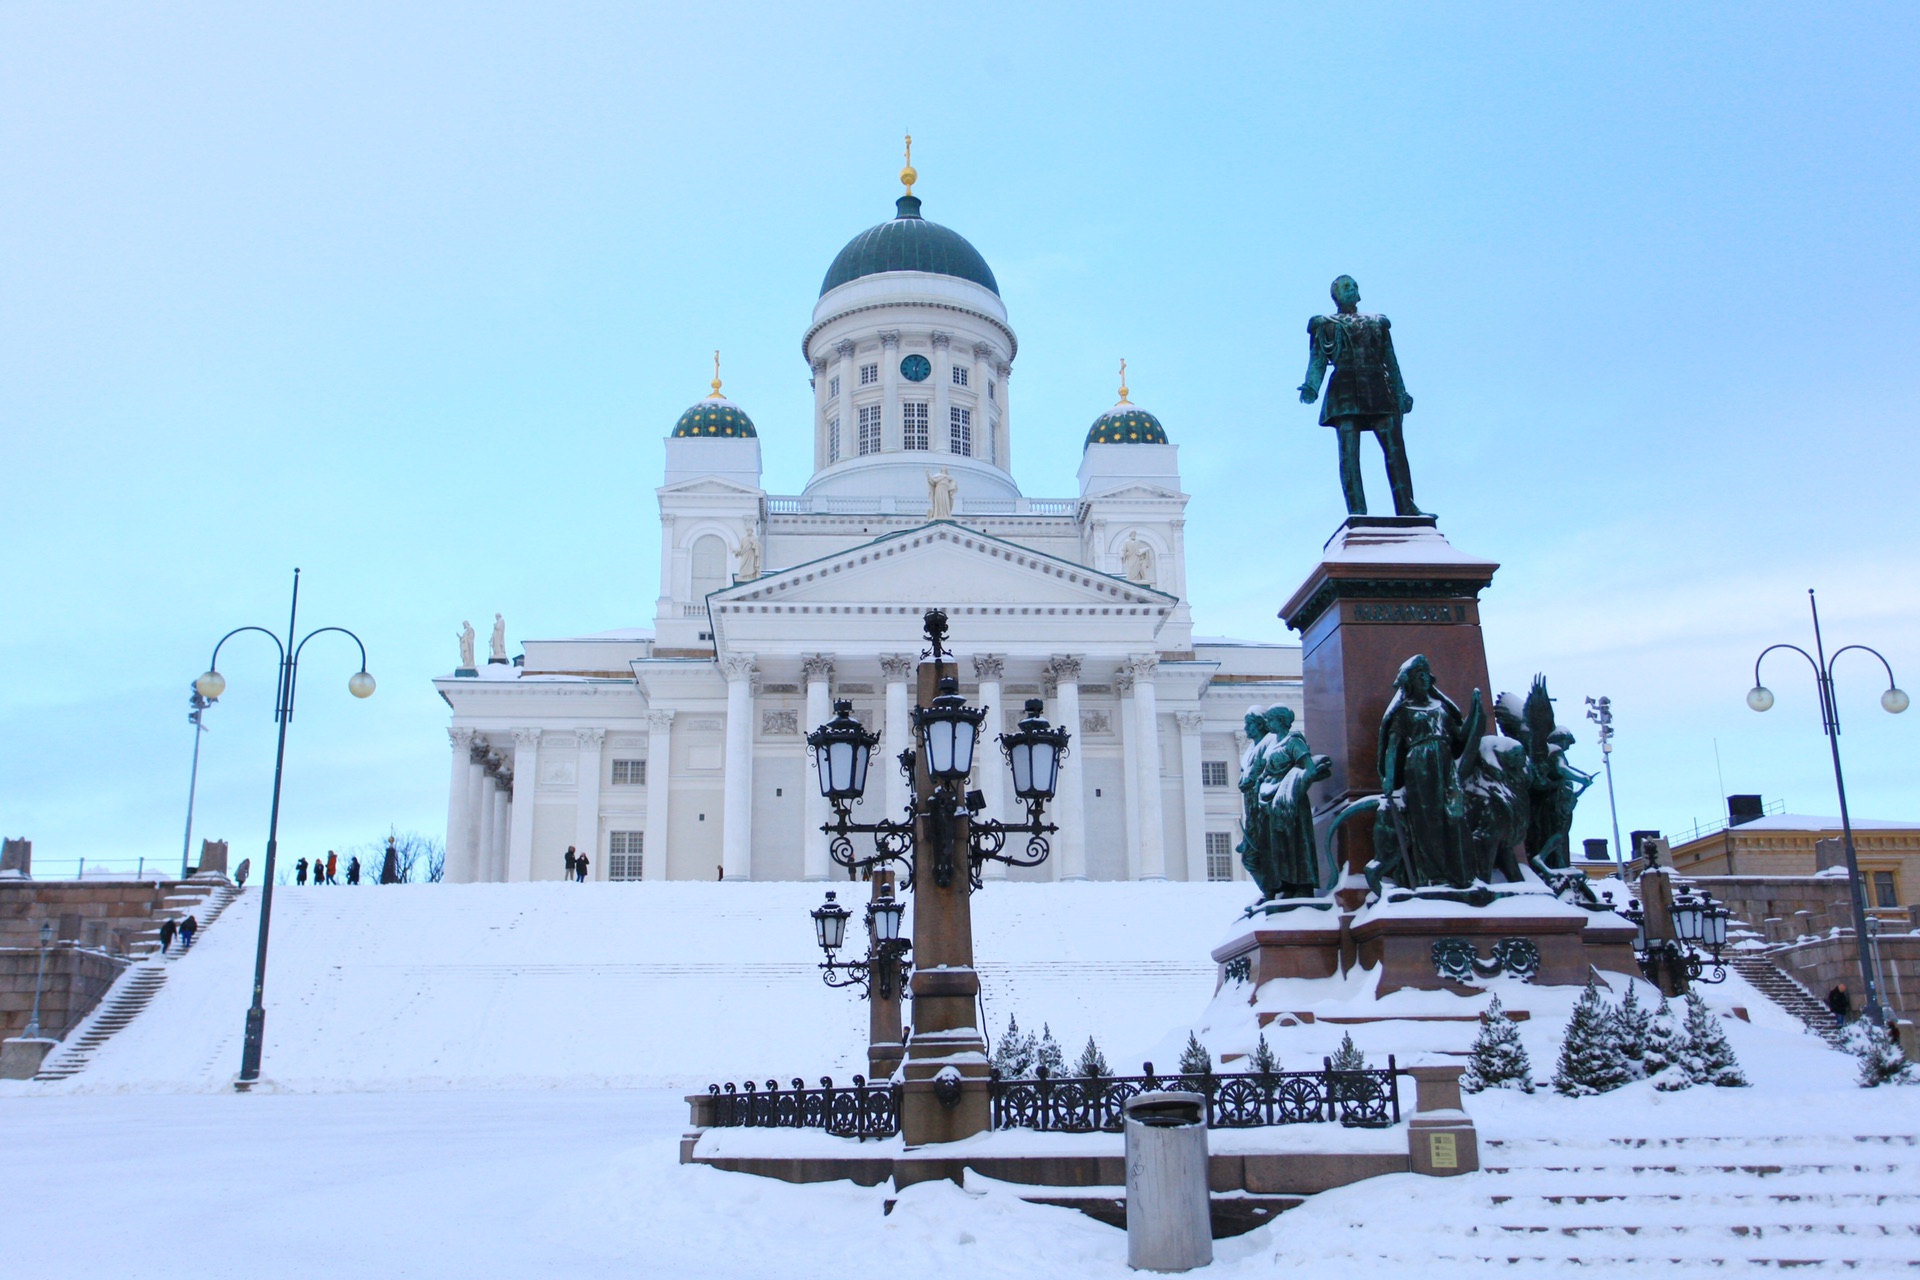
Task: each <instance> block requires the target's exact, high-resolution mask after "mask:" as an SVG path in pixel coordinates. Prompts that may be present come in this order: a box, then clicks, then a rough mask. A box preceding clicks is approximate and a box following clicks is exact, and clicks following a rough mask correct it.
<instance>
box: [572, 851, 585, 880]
mask: <svg viewBox="0 0 1920 1280" xmlns="http://www.w3.org/2000/svg"><path fill="white" fill-rule="evenodd" d="M573 869H574V871H575V873H576V874H575V876H574V879H575V880H577V881H578V882H579V883H581V884H585V883H586V882H587V855H586V854H584V853H583V854H581V855H580V857H579V859H578V860H577V861H575V862H574V864H573Z"/></svg>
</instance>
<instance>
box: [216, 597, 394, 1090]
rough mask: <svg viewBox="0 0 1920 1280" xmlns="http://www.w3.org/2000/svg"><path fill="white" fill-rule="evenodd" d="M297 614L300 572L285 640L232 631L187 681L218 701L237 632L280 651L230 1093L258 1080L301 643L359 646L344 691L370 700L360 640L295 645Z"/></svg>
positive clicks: (310, 634)
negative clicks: (268, 797) (268, 794)
mask: <svg viewBox="0 0 1920 1280" xmlns="http://www.w3.org/2000/svg"><path fill="white" fill-rule="evenodd" d="M299 614H300V571H299V570H298V569H295V570H294V571H293V603H292V605H290V606H289V607H288V610H287V639H286V643H285V644H282V643H281V642H280V637H279V636H277V635H275V634H274V633H273V632H271V631H269V630H267V629H266V628H265V627H235V628H234V629H233V630H232V631H229V632H227V634H226V635H224V636H221V637H220V644H216V645H214V646H213V658H212V660H210V661H209V662H208V663H207V671H206V674H205V675H203V676H201V677H200V678H199V679H198V680H195V681H194V682H193V687H194V688H195V689H197V690H199V691H200V693H201V694H202V695H203V696H205V697H206V698H208V699H213V698H218V697H219V696H220V695H221V694H222V693H224V692H225V691H226V688H227V681H226V677H225V676H222V675H221V674H220V645H223V644H225V643H226V642H227V641H229V640H231V639H233V637H235V636H237V635H239V634H240V633H241V632H242V631H258V632H259V633H260V634H261V635H263V636H265V637H267V638H268V639H269V640H271V641H273V645H274V648H275V649H277V650H279V652H280V684H279V688H278V691H277V693H276V694H275V698H274V707H273V718H274V720H275V721H277V722H278V723H279V725H280V734H279V740H278V742H276V743H275V745H274V749H273V807H272V810H271V811H270V814H269V816H268V818H267V859H266V869H265V872H264V873H263V874H262V875H261V877H260V941H259V945H258V947H257V948H256V949H255V951H254V956H253V1004H252V1005H251V1006H249V1007H248V1009H247V1030H246V1038H245V1040H244V1041H243V1042H242V1044H241V1047H240V1077H239V1079H237V1080H235V1081H234V1086H233V1087H234V1088H235V1089H238V1090H239V1091H240V1092H242V1093H245V1092H246V1091H247V1090H248V1089H251V1088H252V1087H253V1082H254V1081H255V1080H257V1079H259V1078H260V1047H261V1042H262V1039H263V1037H264V1035H265V1032H266V1023H267V1010H266V1006H265V1004H264V1003H262V996H263V995H264V993H265V991H266V986H267V928H268V926H269V925H270V924H271V923H272V921H273V855H274V850H275V849H276V848H277V847H278V845H279V836H280V778H281V773H282V770H283V768H284V766H285V764H286V760H287V724H288V723H289V722H290V721H291V720H292V719H293V693H294V686H295V684H296V682H297V681H298V679H299V674H300V651H301V650H302V649H305V648H306V647H307V641H308V640H311V639H313V638H314V637H315V636H317V635H322V634H324V633H326V632H328V631H338V632H339V633H340V634H341V635H344V636H346V637H347V638H348V639H349V640H351V641H353V642H354V644H356V645H359V647H360V670H359V671H358V672H356V673H355V674H354V675H353V677H352V678H351V679H349V680H348V681H347V692H348V693H351V694H352V695H353V696H354V697H356V698H368V697H372V696H373V688H374V684H373V677H372V676H370V675H368V674H367V646H366V645H364V644H361V643H360V637H359V636H356V635H354V634H353V632H351V631H348V630H347V629H346V628H345V627H320V628H318V629H317V630H314V631H309V632H308V633H307V634H306V636H305V637H304V638H303V639H302V640H301V641H300V643H299V644H295V643H294V641H293V637H294V630H295V628H294V621H295V619H296V618H298V617H299Z"/></svg>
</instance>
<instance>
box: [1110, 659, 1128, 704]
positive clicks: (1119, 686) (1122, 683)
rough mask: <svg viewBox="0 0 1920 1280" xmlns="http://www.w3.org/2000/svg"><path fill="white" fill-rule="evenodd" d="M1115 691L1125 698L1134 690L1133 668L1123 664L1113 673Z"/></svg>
mask: <svg viewBox="0 0 1920 1280" xmlns="http://www.w3.org/2000/svg"><path fill="white" fill-rule="evenodd" d="M1113 691H1114V692H1115V693H1117V694H1119V695H1120V696H1121V697H1123V698H1124V697H1127V696H1128V695H1129V694H1131V693H1132V692H1133V668H1131V667H1129V666H1126V665H1124V664H1123V665H1122V666H1121V668H1120V669H1119V670H1118V671H1116V672H1114V673H1113Z"/></svg>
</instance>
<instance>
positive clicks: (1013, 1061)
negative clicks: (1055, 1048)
mask: <svg viewBox="0 0 1920 1280" xmlns="http://www.w3.org/2000/svg"><path fill="white" fill-rule="evenodd" d="M1034 1053H1035V1046H1034V1042H1033V1037H1032V1036H1030V1035H1028V1034H1027V1033H1026V1032H1024V1031H1022V1030H1021V1029H1020V1019H1019V1018H1017V1017H1013V1016H1009V1017H1008V1018H1007V1030H1006V1034H1004V1035H1002V1036H1001V1037H1000V1043H999V1044H997V1045H995V1046H994V1047H993V1066H994V1069H995V1070H997V1071H999V1073H1000V1078H1001V1079H1002V1080H1026V1079H1030V1078H1031V1077H1032V1075H1033V1068H1034V1066H1035V1065H1036V1063H1035V1062H1034Z"/></svg>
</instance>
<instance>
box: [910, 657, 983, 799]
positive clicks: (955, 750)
mask: <svg viewBox="0 0 1920 1280" xmlns="http://www.w3.org/2000/svg"><path fill="white" fill-rule="evenodd" d="M986 716H987V713H986V710H985V709H984V708H981V707H970V706H968V705H967V702H966V699H965V698H962V697H961V696H960V682H959V681H958V680H956V679H954V678H953V677H952V676H942V677H941V678H940V696H939V697H937V698H935V699H934V700H933V705H932V706H930V707H921V708H920V709H919V710H917V711H915V712H914V713H913V722H914V726H915V727H916V728H918V729H919V730H920V741H921V743H922V745H923V746H924V747H925V749H926V753H927V773H928V774H929V775H930V776H931V777H932V778H933V780H934V782H936V783H943V782H954V781H957V780H959V779H961V778H964V777H966V776H967V775H968V774H969V773H971V772H973V748H974V745H975V744H976V743H977V742H978V741H979V738H980V722H981V721H982V720H984V719H986Z"/></svg>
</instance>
